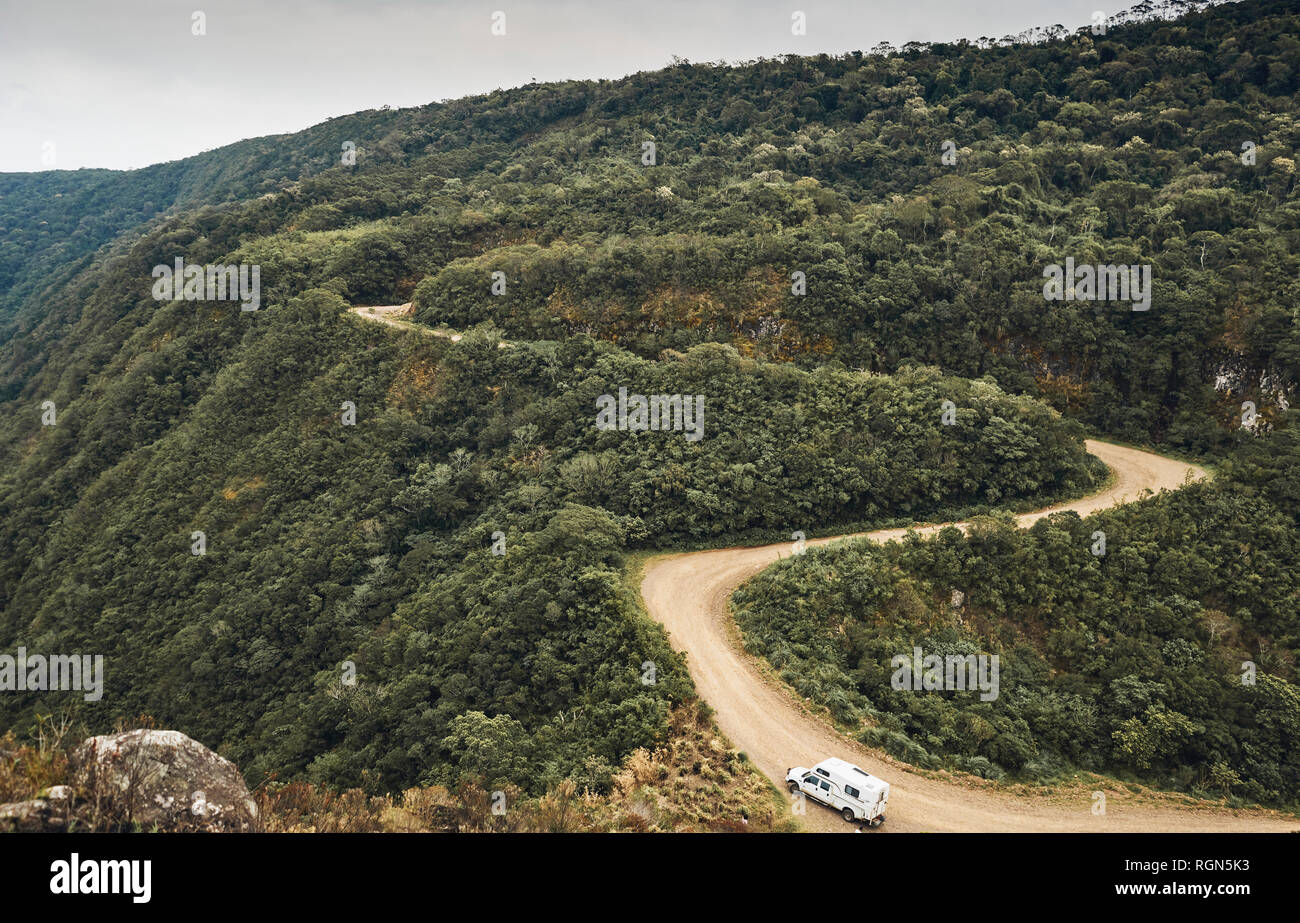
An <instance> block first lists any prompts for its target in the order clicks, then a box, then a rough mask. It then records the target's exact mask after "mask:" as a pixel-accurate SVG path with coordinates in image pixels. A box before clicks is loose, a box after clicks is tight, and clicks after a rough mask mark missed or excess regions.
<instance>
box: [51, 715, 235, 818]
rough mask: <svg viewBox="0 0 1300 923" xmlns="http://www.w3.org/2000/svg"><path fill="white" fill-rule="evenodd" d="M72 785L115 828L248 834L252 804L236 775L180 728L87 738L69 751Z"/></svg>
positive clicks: (230, 765) (232, 768)
mask: <svg viewBox="0 0 1300 923" xmlns="http://www.w3.org/2000/svg"><path fill="white" fill-rule="evenodd" d="M71 765H72V769H73V772H74V780H75V784H76V787H77V788H78V790H80V791H81V792H84V793H85V794H86V797H87V799H88V800H93V801H94V802H95V803H96V804H95V806H96V808H97V809H98V810H99V811H101V812H103V813H105V814H106V815H108V816H111V817H113V818H114V819H116V821H117V822H118V823H120V824H126V825H139V826H140V827H142V828H144V829H145V830H155V829H156V830H203V831H211V832H219V831H220V832H229V831H242V830H251V829H253V828H254V826H255V825H256V822H257V806H256V804H255V803H254V801H253V797H252V795H251V794H249V791H248V786H247V785H245V784H244V780H243V777H241V776H240V774H239V770H238V769H236V768H235V766H234V764H233V763H231V762H230V761H229V760H226V759H223V758H222V757H220V756H218V755H217V754H216V753H213V752H212V751H211V750H209V749H208V748H207V747H205V746H203V745H202V744H201V743H199V742H198V741H196V740H193V739H192V738H190V737H187V736H185V735H184V734H182V733H180V732H179V731H151V730H135V731H127V732H125V733H122V734H112V735H104V736H101V737H91V738H90V739H88V740H86V741H85V742H83V743H82V744H81V746H79V747H77V749H76V750H74V751H73V753H72V758H71Z"/></svg>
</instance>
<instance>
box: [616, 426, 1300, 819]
mask: <svg viewBox="0 0 1300 923" xmlns="http://www.w3.org/2000/svg"><path fill="white" fill-rule="evenodd" d="M1087 447H1088V451H1090V452H1091V453H1092V454H1094V455H1096V456H1097V457H1099V458H1100V459H1101V460H1102V461H1104V462H1105V463H1106V464H1107V465H1109V466H1110V468H1111V469H1112V471H1113V472H1114V474H1115V477H1114V481H1113V483H1112V484H1111V486H1110V487H1108V488H1107V489H1106V490H1104V491H1102V492H1101V493H1098V494H1094V495H1092V496H1088V497H1084V498H1082V499H1080V500H1075V501H1072V502H1070V503H1062V504H1060V505H1058V506H1054V507H1049V508H1048V509H1045V510H1041V511H1039V512H1036V513H1028V514H1025V515H1023V516H1019V517H1017V520H1018V522H1019V523H1020V525H1021V526H1028V525H1030V524H1032V523H1033V522H1034V521H1036V520H1038V519H1041V518H1042V517H1043V516H1046V515H1048V514H1050V513H1055V512H1061V511H1064V510H1073V511H1075V512H1077V513H1078V514H1079V515H1081V516H1086V515H1087V514H1089V513H1092V512H1095V511H1097V510H1101V509H1105V508H1107V507H1110V506H1114V505H1116V504H1120V503H1127V502H1131V501H1133V500H1138V499H1141V497H1142V496H1143V493H1144V491H1146V490H1151V491H1160V490H1174V489H1177V488H1178V487H1180V486H1182V485H1183V484H1184V482H1185V481H1186V479H1188V478H1193V479H1199V478H1203V477H1205V471H1204V470H1203V469H1201V468H1198V467H1196V466H1194V465H1188V464H1185V463H1183V462H1179V461H1174V460H1173V459H1169V458H1164V457H1162V456H1159V455H1154V454H1152V453H1150V452H1143V451H1139V450H1137V449H1130V448H1125V447H1123V446H1117V445H1112V444H1110V443H1106V442H1098V441H1091V440H1090V441H1089V442H1088V443H1087ZM956 525H958V526H959V527H962V528H964V527H965V525H966V524H965V523H957V524H956ZM941 528H943V525H942V524H941V525H933V526H926V527H923V528H918V529H917V530H916V531H917V532H920V533H923V534H925V533H933V532H936V531H938V530H939V529H941ZM905 533H906V530H905V529H883V530H880V531H877V532H869V533H865V534H859V535H854V536H839V537H835V538H824V539H814V540H810V541H808V543H807V544H809V545H822V544H826V543H827V542H832V541H840V540H843V539H846V538H867V539H871V540H873V541H880V542H883V541H889V540H891V539H897V538H901V537H902V536H903V535H904V534H905ZM791 548H792V546H791V544H790V543H789V542H783V543H781V544H777V545H765V546H762V547H758V548H726V549H721V550H717V551H700V552H692V553H688V554H673V555H665V556H661V557H656V558H652V559H651V560H650V561H649V562H647V564H646V567H645V576H644V579H643V580H642V583H641V595H642V598H643V599H644V600H645V604H646V608H647V609H648V611H649V612H650V614H651V616H652V617H654V618H655V619H657V620H659V621H660V622H662V623H663V625H664V627H665V628H667V629H668V633H669V636H670V639H671V642H672V644H673V647H674V648H676V649H677V650H680V651H684V652H685V653H686V655H687V660H686V662H687V665H688V666H689V668H690V672H691V676H692V677H693V678H694V680H695V686H696V689H697V691H698V692H699V694H700V696H701V697H703V699H704V700H705V701H706V702H708V703H709V704H710V705H711V706H713V708H714V710H715V711H716V713H717V715H716V720H717V723H718V726H719V727H720V728H721V729H722V731H723V732H724V733H725V734H726V735H727V736H728V737H729V738H731V742H732V744H733V745H734V746H736V747H737V748H738V749H740V750H743V751H744V752H746V753H747V754H748V755H749V758H750V759H751V760H752V761H753V762H754V764H755V765H756V766H757V767H758V768H759V769H760V770H761V771H762V772H763V773H764V775H766V776H767V777H768V778H769V779H771V780H772V781H773V783H775V784H776V785H778V786H780V787H781V788H782V790H784V779H785V773H786V770H787V769H788V768H789V767H791V766H810V765H812V764H813V763H815V762H817V761H818V760H821V759H823V758H824V757H827V756H839V757H843V758H847V759H849V760H852V761H853V762H855V763H857V764H858V765H860V766H862V767H863V768H864V769H866V770H867V771H868V772H870V773H872V774H873V775H879V776H880V777H881V778H883V779H885V780H886V781H887V782H889V783H890V786H891V791H890V797H889V811H888V819H887V821H886V823H885V824H884V826H883V827H880V828H878V830H876V831H873V833H876V832H888V831H895V832H905V831H913V832H915V831H954V832H955V831H966V832H977V831H980V832H982V831H1021V832H1031V831H1032V832H1082V831H1091V832H1102V831H1108V832H1119V831H1126V832H1156V831H1216V832H1243V831H1272V832H1283V831H1294V830H1300V820H1297V819H1296V818H1294V817H1287V816H1286V815H1282V814H1278V813H1276V812H1270V811H1233V810H1229V809H1225V808H1218V807H1203V806H1194V807H1193V806H1187V805H1185V804H1181V803H1180V801H1182V799H1180V798H1179V797H1178V796H1164V795H1156V794H1153V793H1150V792H1147V793H1145V794H1143V795H1135V794H1133V793H1132V792H1130V791H1129V790H1128V789H1127V788H1126V787H1124V786H1122V785H1119V784H1118V783H1114V784H1112V783H1109V782H1108V783H1104V784H1103V785H1102V790H1103V791H1105V793H1106V812H1105V814H1104V815H1094V814H1093V813H1092V806H1093V798H1092V788H1093V786H1087V785H1071V786H1067V787H1063V788H1061V789H1058V790H1055V791H1052V790H1047V789H1040V788H1035V787H1033V786H1015V787H1006V788H999V787H997V786H994V785H992V784H989V783H983V782H981V781H980V780H977V779H971V778H969V777H964V776H950V775H948V774H937V773H924V772H919V771H914V770H912V769H910V768H907V767H906V766H905V765H904V764H902V763H899V762H897V761H895V760H893V759H891V758H889V757H888V756H885V755H883V754H881V753H880V752H878V751H874V750H870V749H867V748H866V747H864V746H862V745H861V744H859V743H857V742H855V741H853V740H851V739H849V738H847V737H845V736H843V735H841V734H839V733H838V732H837V731H835V730H834V728H833V727H832V726H831V725H830V723H829V721H828V720H827V719H825V718H823V717H822V716H821V715H820V714H814V713H813V712H812V711H810V710H809V708H808V707H807V705H806V704H805V703H804V702H803V700H802V699H800V698H799V696H798V695H797V693H795V692H794V691H793V690H792V689H790V688H789V687H788V686H786V685H785V684H784V683H782V682H780V680H778V679H776V678H774V677H773V676H772V675H771V672H770V670H768V669H766V668H765V664H764V663H762V662H760V661H759V659H758V658H756V657H752V656H750V655H749V654H746V653H745V652H744V651H743V650H742V649H741V648H740V642H739V631H738V629H737V628H736V625H735V623H734V622H733V621H732V619H731V616H730V613H729V611H728V607H727V602H728V599H729V598H730V597H731V594H732V592H733V591H734V590H735V589H736V587H738V586H739V585H740V584H741V583H743V582H744V581H745V580H747V579H749V578H750V577H752V576H754V575H755V574H757V573H758V572H759V571H761V570H763V569H764V568H766V567H767V566H769V565H770V564H772V563H774V562H775V561H776V560H777V559H779V558H781V557H785V556H787V555H789V554H790V553H791ZM801 820H802V822H803V826H804V827H805V828H807V829H810V830H816V831H825V832H844V833H847V832H853V831H855V830H857V829H858V828H856V827H855V826H853V825H850V824H847V823H845V822H844V821H843V820H842V819H841V818H840V817H839V815H838V814H835V813H834V812H832V811H831V810H830V809H828V808H824V807H822V806H820V805H817V804H815V803H813V802H808V806H807V813H806V815H805V816H804V817H803V818H802V819H801Z"/></svg>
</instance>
